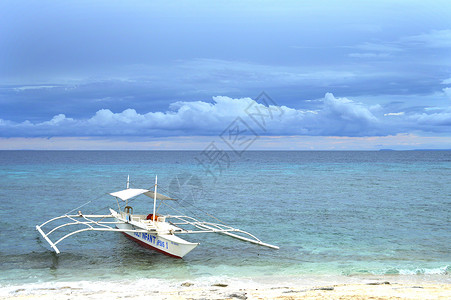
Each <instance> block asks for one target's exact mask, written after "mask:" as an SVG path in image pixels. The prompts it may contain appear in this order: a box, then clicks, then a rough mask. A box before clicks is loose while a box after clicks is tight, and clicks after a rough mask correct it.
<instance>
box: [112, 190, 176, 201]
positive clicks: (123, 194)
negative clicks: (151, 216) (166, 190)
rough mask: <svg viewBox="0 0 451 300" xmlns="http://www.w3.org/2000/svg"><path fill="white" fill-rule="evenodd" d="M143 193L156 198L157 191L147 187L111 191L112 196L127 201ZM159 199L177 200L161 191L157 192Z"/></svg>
mask: <svg viewBox="0 0 451 300" xmlns="http://www.w3.org/2000/svg"><path fill="white" fill-rule="evenodd" d="M142 194H144V195H146V196H147V197H150V198H152V199H153V198H154V195H155V193H154V192H153V191H149V190H146V189H126V190H122V191H119V192H114V193H110V195H111V196H113V197H117V198H119V199H121V200H123V201H126V200H128V199H130V198H133V197H136V196H139V195H142ZM157 200H175V199H173V198H171V197H168V196H165V195H162V194H160V193H157Z"/></svg>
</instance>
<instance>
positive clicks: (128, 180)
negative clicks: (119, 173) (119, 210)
mask: <svg viewBox="0 0 451 300" xmlns="http://www.w3.org/2000/svg"><path fill="white" fill-rule="evenodd" d="M129 188H130V175H127V189H129ZM125 206H128V199H127V200H125Z"/></svg>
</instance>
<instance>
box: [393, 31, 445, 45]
mask: <svg viewBox="0 0 451 300" xmlns="http://www.w3.org/2000/svg"><path fill="white" fill-rule="evenodd" d="M402 41H403V42H407V43H412V44H419V45H424V46H426V47H430V48H449V47H451V30H450V29H445V30H432V31H430V32H428V33H424V34H419V35H413V36H408V37H405V38H403V39H402Z"/></svg>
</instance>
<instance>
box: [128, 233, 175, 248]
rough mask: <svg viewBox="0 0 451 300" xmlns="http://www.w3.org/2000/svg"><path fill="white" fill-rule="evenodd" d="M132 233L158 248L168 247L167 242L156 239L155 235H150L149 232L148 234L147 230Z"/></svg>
mask: <svg viewBox="0 0 451 300" xmlns="http://www.w3.org/2000/svg"><path fill="white" fill-rule="evenodd" d="M133 234H134V236H136V237H137V238H139V239H141V240H144V241H147V242H148V244H153V245H155V246H157V247H160V248H165V249H169V244H168V242H163V241H161V240H159V239H157V237H156V236H154V235H151V234H149V233H147V232H134V233H133Z"/></svg>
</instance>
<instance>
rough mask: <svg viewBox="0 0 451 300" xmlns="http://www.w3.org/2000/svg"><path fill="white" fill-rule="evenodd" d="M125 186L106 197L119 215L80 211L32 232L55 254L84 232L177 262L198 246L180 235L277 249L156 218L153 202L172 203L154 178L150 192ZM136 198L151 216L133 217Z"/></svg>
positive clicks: (228, 231) (206, 225) (227, 230)
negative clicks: (148, 203) (106, 234)
mask: <svg viewBox="0 0 451 300" xmlns="http://www.w3.org/2000/svg"><path fill="white" fill-rule="evenodd" d="M129 182H130V181H129V178H127V186H126V187H127V188H126V189H125V190H121V191H118V192H114V193H110V195H111V196H113V197H115V198H116V200H117V204H118V208H119V212H116V211H115V210H113V209H111V208H110V209H109V210H110V214H108V215H84V214H82V212H81V211H78V214H64V215H62V216H59V217H56V218H53V219H50V220H48V221H46V222H44V223H42V224H41V225H36V230H37V231H39V233H40V234H41V235H42V237H43V238H44V239H45V240H46V241H47V242H48V243H49V245H50V246H51V248H52V249H53V250H54V251H55V252H56V253H60V250H59V249H58V248H57V245H58V244H59V243H60V242H62V241H63V240H64V239H66V238H68V237H70V236H72V235H74V234H78V233H81V232H84V231H111V232H121V233H123V234H125V236H126V237H128V238H130V239H132V240H134V241H136V242H137V243H139V244H140V245H141V246H144V247H146V248H150V249H153V250H156V251H159V252H162V253H164V254H166V255H169V256H172V257H177V258H182V257H183V256H185V255H186V254H188V253H189V252H190V251H191V250H193V249H194V248H196V247H197V246H198V245H199V243H192V242H188V241H186V240H184V239H182V238H180V237H179V236H178V235H183V234H195V233H219V234H224V235H228V236H230V237H232V238H236V239H240V240H242V241H246V242H250V243H254V244H257V245H260V246H265V247H269V248H273V249H279V247H277V246H274V245H270V244H267V243H264V242H262V241H261V240H259V239H258V238H257V237H255V236H254V235H252V234H250V233H249V232H246V231H244V230H240V229H236V228H233V227H230V226H228V225H224V224H219V223H210V222H204V221H199V220H197V219H195V218H193V217H189V216H185V215H157V212H156V203H157V200H160V201H166V200H175V199H173V198H171V197H168V196H165V195H162V194H160V193H157V177H155V187H154V190H153V191H152V190H149V189H136V188H130V186H129ZM140 195H145V196H148V197H150V198H153V213H152V214H149V215H136V214H134V213H133V208H132V207H131V206H129V205H128V204H129V203H128V202H129V199H132V198H134V197H137V196H140ZM120 201H125V207H124V209H123V210H121V207H120V204H119V203H120ZM52 223H53V227H52V228H51V229H50V230H48V231H47V232H45V231H44V230H43V227H44V226H46V227H47V226H50V225H52ZM80 226H81V227H82V228H81V229H79V228H80ZM63 228H65V229H67V228H69V232H67V231H64V233H66V234H65V235H63V236H61V237H59V239H58V240H56V241H55V242H54V241H52V240H51V238H50V237H49V236H50V235H55V234H56V233H57V232H58V230H60V231H61V230H63Z"/></svg>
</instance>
